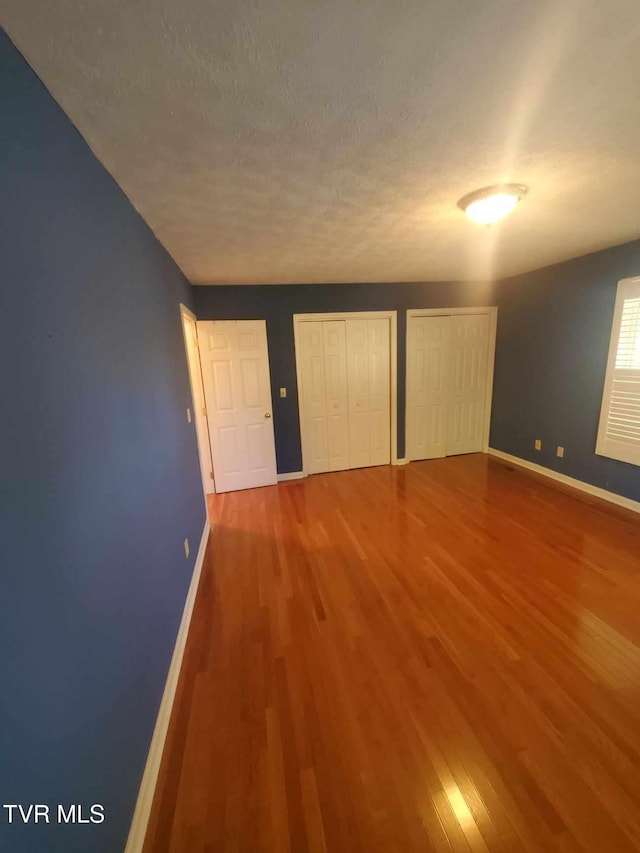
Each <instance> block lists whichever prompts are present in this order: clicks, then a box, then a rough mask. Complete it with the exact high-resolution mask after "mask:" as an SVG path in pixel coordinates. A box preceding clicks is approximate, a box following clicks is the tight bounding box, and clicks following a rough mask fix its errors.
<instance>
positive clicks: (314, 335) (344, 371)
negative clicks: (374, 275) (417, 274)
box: [298, 318, 391, 474]
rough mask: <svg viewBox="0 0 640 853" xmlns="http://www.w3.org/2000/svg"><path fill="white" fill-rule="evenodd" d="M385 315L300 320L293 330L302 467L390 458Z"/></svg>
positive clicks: (313, 469)
mask: <svg viewBox="0 0 640 853" xmlns="http://www.w3.org/2000/svg"><path fill="white" fill-rule="evenodd" d="M389 343H390V323H389V320H388V319H387V318H382V319H379V318H376V319H372V320H368V319H346V320H318V321H306V320H305V321H303V322H302V323H300V325H299V331H298V358H299V360H300V364H299V372H300V386H301V398H302V399H301V407H300V416H301V421H302V423H303V425H304V426H303V429H304V457H305V469H306V471H307V473H309V474H315V473H319V472H322V471H340V470H343V469H347V468H363V467H366V466H368V465H385V464H388V463H389V462H390V461H391V399H390V389H391V376H390V352H389Z"/></svg>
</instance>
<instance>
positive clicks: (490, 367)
mask: <svg viewBox="0 0 640 853" xmlns="http://www.w3.org/2000/svg"><path fill="white" fill-rule="evenodd" d="M454 314H458V315H460V314H463V315H468V314H484V315H487V316H488V317H489V352H488V354H487V378H486V383H485V391H484V408H485V415H484V426H483V431H482V452H483V453H488V452H489V431H490V428H491V405H492V403H493V374H494V370H495V362H496V336H497V331H498V308H497V306H495V305H492V306H485V307H480V308H478V307H471V306H470V307H469V308H409V309H408V310H407V328H406V332H405V375H404V382H405V397H404V404H405V409H404V434H405V449H404V450H405V456H406V461H407V462H411V461H412V460H411V457H410V455H409V451H410V448H409V446H408V443H407V423H408V416H409V403H410V400H409V321H410V320H411V319H412V318H413V317H449V316H452V315H454Z"/></svg>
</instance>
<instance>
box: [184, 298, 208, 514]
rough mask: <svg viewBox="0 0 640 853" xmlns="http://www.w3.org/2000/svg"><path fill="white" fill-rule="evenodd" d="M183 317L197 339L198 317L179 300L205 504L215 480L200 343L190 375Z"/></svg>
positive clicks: (189, 361)
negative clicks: (206, 464) (206, 465)
mask: <svg viewBox="0 0 640 853" xmlns="http://www.w3.org/2000/svg"><path fill="white" fill-rule="evenodd" d="M185 318H186V319H187V320H189V321H192V322H193V324H194V325H195V328H196V340H197V336H198V318H197V317H196V315H195V314H194V313H193V311H190V310H189V308H187V306H186V305H183V303H182V302H181V303H180V325H181V327H182V337H183V340H184V350H185V357H186V360H187V372H188V374H189V390H190V391H191V405H192V412H191V416H192V419H193V422H194V423H195V429H196V441H197V442H198V461H199V463H200V473H201V476H202V488H203V491H204V501H205V505H206V503H207V495H212V494H215V491H216V484H215V480H214V478H213V462H212V460H211V445H210V443H209V425H208V421H207V415H206V404H205V402H204V383H203V381H202V366H201V364H200V344H199V343H198V363H197V365H196V370H197V374H198V375H197V376H195V377H194V376H192V367H191V360H190V358H189V343H188V341H187V337H186V332H185V327H184V320H185ZM194 382H199V383H200V395H199V399H201V401H202V407H203V409H204V410H205V411H201V412H198V411H196V408H197V406H198V401H197V399H196V394H195V392H194V387H193V385H194ZM203 418H204V423H203ZM203 448H204V454H203ZM203 455H204V457H205V459H208V462H209V470H208V471H207V470H205V468H204V467H203Z"/></svg>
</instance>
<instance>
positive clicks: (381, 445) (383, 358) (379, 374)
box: [367, 318, 391, 465]
mask: <svg viewBox="0 0 640 853" xmlns="http://www.w3.org/2000/svg"><path fill="white" fill-rule="evenodd" d="M367 323H368V325H369V424H370V459H369V464H370V465H388V464H389V463H390V462H391V364H390V352H389V342H390V328H389V325H390V324H389V320H387V319H386V318H379V319H374V320H367Z"/></svg>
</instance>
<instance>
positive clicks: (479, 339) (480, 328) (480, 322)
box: [447, 314, 489, 456]
mask: <svg viewBox="0 0 640 853" xmlns="http://www.w3.org/2000/svg"><path fill="white" fill-rule="evenodd" d="M449 323H450V334H449V376H448V386H449V407H448V413H447V414H448V417H447V456H453V455H455V454H458V453H478V452H480V451H481V450H482V448H483V443H484V435H483V430H484V424H485V397H486V387H487V358H488V349H489V317H488V315H487V314H464V315H454V316H452V317H450V318H449Z"/></svg>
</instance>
